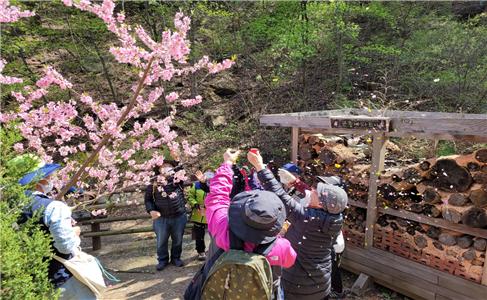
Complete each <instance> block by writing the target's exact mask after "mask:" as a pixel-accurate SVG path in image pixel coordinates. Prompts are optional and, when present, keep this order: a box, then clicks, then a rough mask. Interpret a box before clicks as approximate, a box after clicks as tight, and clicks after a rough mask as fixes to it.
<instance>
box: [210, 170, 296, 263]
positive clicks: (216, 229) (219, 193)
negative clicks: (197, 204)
mask: <svg viewBox="0 0 487 300" xmlns="http://www.w3.org/2000/svg"><path fill="white" fill-rule="evenodd" d="M232 178H233V171H232V166H231V165H230V164H226V163H224V164H222V165H221V166H220V167H219V168H218V170H217V171H216V174H215V177H213V178H212V179H211V182H210V192H209V194H208V195H207V196H206V199H205V206H206V218H207V220H208V231H209V232H210V234H211V236H212V238H213V239H214V241H215V243H216V245H217V246H218V247H219V248H221V249H223V250H224V251H228V250H229V249H230V237H229V232H228V230H229V226H228V209H229V207H230V191H231V190H232ZM254 248H255V245H254V244H252V243H247V242H245V243H244V250H245V251H247V252H251V251H252V250H253V249H254ZM266 258H267V260H268V261H269V263H270V264H271V266H282V267H284V268H289V267H291V266H292V265H293V264H294V261H295V259H296V252H295V251H294V249H293V248H292V247H291V245H290V243H289V241H288V240H287V239H285V238H282V237H279V236H278V237H277V240H276V242H275V243H274V246H273V247H272V249H271V251H270V252H269V254H267V256H266Z"/></svg>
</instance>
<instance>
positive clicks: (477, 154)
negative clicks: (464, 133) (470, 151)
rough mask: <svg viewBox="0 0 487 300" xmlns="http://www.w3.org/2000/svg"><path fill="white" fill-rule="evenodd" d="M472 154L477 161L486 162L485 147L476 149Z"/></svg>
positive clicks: (486, 151) (486, 152)
mask: <svg viewBox="0 0 487 300" xmlns="http://www.w3.org/2000/svg"><path fill="white" fill-rule="evenodd" d="M474 156H475V159H476V160H478V161H479V162H482V163H487V149H480V150H477V151H476V152H475V155H474Z"/></svg>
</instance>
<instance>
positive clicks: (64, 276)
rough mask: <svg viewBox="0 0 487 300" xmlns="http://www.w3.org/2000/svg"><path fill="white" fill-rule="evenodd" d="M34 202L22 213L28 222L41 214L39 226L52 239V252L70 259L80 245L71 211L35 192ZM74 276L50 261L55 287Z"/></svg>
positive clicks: (60, 265) (64, 205) (50, 278)
mask: <svg viewBox="0 0 487 300" xmlns="http://www.w3.org/2000/svg"><path fill="white" fill-rule="evenodd" d="M31 196H32V202H31V203H30V205H29V206H28V207H27V208H26V209H25V211H24V212H23V213H22V218H23V220H24V221H26V220H27V219H28V218H32V217H33V216H34V214H35V213H36V212H37V211H40V212H41V219H40V220H39V224H40V225H41V229H42V230H43V231H45V232H46V234H48V235H50V236H51V237H52V242H51V246H52V251H53V252H54V254H56V255H57V256H59V257H61V258H64V259H70V258H72V256H73V253H74V252H75V251H76V249H77V248H78V247H79V245H80V238H79V237H78V236H77V235H76V234H75V233H74V230H73V226H72V223H71V221H72V219H71V209H70V208H69V207H68V206H67V205H66V203H64V202H62V201H56V200H52V199H50V198H49V197H48V196H46V195H44V194H42V193H39V192H33V193H32V194H31ZM72 276H73V275H72V274H71V272H69V270H68V269H66V267H64V265H63V264H62V263H60V262H58V261H57V260H55V259H51V260H50V261H49V266H48V278H49V280H50V281H51V282H52V284H53V285H54V286H55V287H60V286H61V285H63V284H64V283H65V282H66V281H68V279H70V278H71V277H72Z"/></svg>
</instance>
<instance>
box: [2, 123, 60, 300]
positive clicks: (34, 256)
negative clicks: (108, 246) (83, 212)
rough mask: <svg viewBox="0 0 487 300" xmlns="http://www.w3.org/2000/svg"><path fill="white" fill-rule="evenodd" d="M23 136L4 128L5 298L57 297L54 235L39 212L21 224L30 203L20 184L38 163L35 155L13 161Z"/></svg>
mask: <svg viewBox="0 0 487 300" xmlns="http://www.w3.org/2000/svg"><path fill="white" fill-rule="evenodd" d="M20 139H21V137H20V135H19V134H18V132H17V131H16V130H15V129H14V128H13V127H7V128H5V127H3V126H2V127H1V128H0V143H1V145H2V147H1V149H0V193H1V194H0V197H1V198H0V199H1V200H0V232H1V235H0V263H1V290H0V291H1V293H0V298H2V299H56V298H57V291H56V290H55V289H54V288H53V286H52V285H51V283H50V282H49V279H48V277H47V268H48V263H47V260H46V259H45V258H46V257H50V256H51V255H52V254H51V250H50V237H49V236H48V235H47V234H46V233H45V232H44V231H43V230H41V229H40V228H39V226H38V225H37V224H38V223H37V221H38V220H39V218H38V217H39V216H38V215H37V216H36V217H34V218H32V219H30V220H29V221H28V222H26V223H23V224H20V225H19V224H18V223H17V221H18V219H19V217H20V214H21V212H22V208H23V207H24V206H25V205H26V204H27V203H28V201H29V198H28V197H27V196H25V193H24V192H25V188H26V187H23V186H21V185H19V184H18V179H19V178H20V177H21V175H22V174H24V173H26V172H27V171H29V170H31V169H32V168H33V166H34V165H35V160H34V159H29V157H27V158H26V159H23V160H21V161H17V162H15V163H12V162H13V160H12V159H13V158H15V156H16V154H15V152H14V150H13V145H14V143H16V142H18V141H19V140H20Z"/></svg>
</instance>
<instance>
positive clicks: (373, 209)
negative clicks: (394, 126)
mask: <svg viewBox="0 0 487 300" xmlns="http://www.w3.org/2000/svg"><path fill="white" fill-rule="evenodd" d="M385 143H386V137H385V135H384V134H374V136H373V141H372V165H371V166H370V177H369V178H370V180H369V197H368V201H367V219H366V221H365V224H366V225H365V248H366V249H369V248H372V246H373V241H374V225H375V222H376V220H377V181H378V180H379V175H380V172H382V171H383V170H384V158H385V152H386V147H385Z"/></svg>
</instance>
